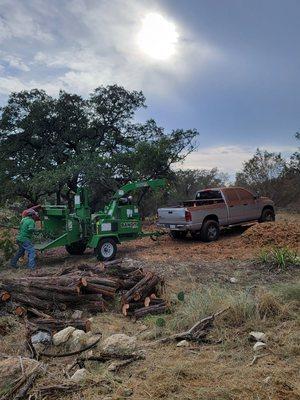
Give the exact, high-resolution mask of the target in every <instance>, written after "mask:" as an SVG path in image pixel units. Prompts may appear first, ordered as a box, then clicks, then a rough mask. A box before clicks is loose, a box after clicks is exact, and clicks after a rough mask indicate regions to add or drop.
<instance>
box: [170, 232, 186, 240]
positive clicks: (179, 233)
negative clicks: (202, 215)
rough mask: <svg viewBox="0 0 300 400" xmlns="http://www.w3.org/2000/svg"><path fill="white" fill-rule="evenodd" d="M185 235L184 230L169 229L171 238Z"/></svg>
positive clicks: (181, 237) (182, 237) (180, 237)
mask: <svg viewBox="0 0 300 400" xmlns="http://www.w3.org/2000/svg"><path fill="white" fill-rule="evenodd" d="M186 235H187V232H186V231H170V236H171V238H172V239H184V238H185V237H186Z"/></svg>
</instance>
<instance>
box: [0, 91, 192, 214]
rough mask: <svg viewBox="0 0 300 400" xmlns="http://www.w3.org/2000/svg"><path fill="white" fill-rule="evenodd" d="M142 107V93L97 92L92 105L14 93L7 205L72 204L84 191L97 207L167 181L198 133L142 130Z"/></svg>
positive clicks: (5, 167)
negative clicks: (144, 184)
mask: <svg viewBox="0 0 300 400" xmlns="http://www.w3.org/2000/svg"><path fill="white" fill-rule="evenodd" d="M143 107H145V97H144V95H143V93H142V92H137V91H128V90H126V89H124V88H123V87H120V86H117V85H111V86H107V87H99V88H96V89H95V90H94V91H93V92H92V93H91V95H90V96H89V98H87V99H84V98H82V97H81V96H78V95H76V94H70V93H66V92H63V91H61V92H60V93H59V96H58V98H53V97H51V96H49V95H47V94H46V92H44V91H43V90H38V89H33V90H31V91H22V92H18V93H12V94H11V95H10V96H9V99H8V102H7V104H6V105H5V106H4V107H2V109H1V114H0V151H1V154H2V158H1V161H0V164H1V165H0V166H1V168H0V171H1V172H0V183H1V185H2V188H3V191H2V197H3V198H14V197H15V196H20V197H23V198H26V199H28V201H29V202H31V203H37V202H38V201H40V199H42V198H43V197H46V198H51V196H55V197H56V199H57V201H58V202H60V201H61V199H63V200H67V201H70V198H71V192H72V191H73V192H74V191H76V189H77V187H78V186H79V185H82V184H87V185H90V186H91V187H93V189H94V192H93V205H94V206H95V207H96V206H98V207H99V206H100V205H102V204H103V203H104V202H105V201H106V199H107V197H109V196H110V195H111V194H112V193H113V192H114V191H115V190H116V188H117V187H119V186H120V185H122V184H124V183H126V182H128V181H130V180H134V179H141V178H143V179H144V178H145V179H149V178H155V177H158V176H159V177H167V176H169V174H170V173H171V172H170V171H171V170H170V167H171V165H172V164H173V163H175V162H178V161H180V160H182V159H184V157H185V156H186V155H187V154H188V153H189V152H190V151H192V150H193V148H194V146H193V143H192V142H193V139H194V138H195V136H196V135H197V134H198V133H197V131H196V130H186V131H184V130H174V131H172V132H171V133H166V132H165V131H164V129H163V128H161V127H158V126H157V125H156V123H155V121H154V120H150V121H147V122H146V123H144V124H138V123H136V122H135V121H134V117H135V113H136V111H137V110H139V109H140V108H143Z"/></svg>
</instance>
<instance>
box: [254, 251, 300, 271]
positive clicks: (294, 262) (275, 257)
mask: <svg viewBox="0 0 300 400" xmlns="http://www.w3.org/2000/svg"><path fill="white" fill-rule="evenodd" d="M258 262H259V263H260V264H262V265H265V266H267V267H269V268H270V269H279V270H285V269H287V268H288V267H298V266H300V257H299V256H298V255H297V252H296V251H294V250H291V249H289V248H288V247H272V248H271V249H263V250H262V251H261V252H260V254H259V256H258Z"/></svg>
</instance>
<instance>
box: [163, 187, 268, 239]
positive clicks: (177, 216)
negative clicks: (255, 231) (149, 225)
mask: <svg viewBox="0 0 300 400" xmlns="http://www.w3.org/2000/svg"><path fill="white" fill-rule="evenodd" d="M274 220H275V211H274V203H273V201H272V200H270V199H269V198H267V197H258V196H256V195H254V194H253V193H251V192H250V191H249V190H246V189H244V188H240V187H230V188H214V189H205V190H200V191H199V192H197V193H196V197H195V200H189V201H184V202H183V203H182V204H181V205H179V206H176V207H167V208H159V209H158V224H157V225H158V226H159V227H161V228H167V229H169V230H170V234H171V236H172V237H173V238H174V239H181V238H184V237H185V236H186V235H187V233H188V232H190V234H191V235H192V237H194V238H197V239H201V240H203V241H205V242H211V241H213V240H217V239H218V237H219V233H220V227H228V226H233V225H243V224H246V223H250V222H255V221H258V222H265V221H274Z"/></svg>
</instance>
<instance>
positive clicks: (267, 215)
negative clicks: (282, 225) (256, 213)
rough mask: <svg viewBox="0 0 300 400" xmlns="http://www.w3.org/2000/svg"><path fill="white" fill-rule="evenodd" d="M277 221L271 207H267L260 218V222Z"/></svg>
mask: <svg viewBox="0 0 300 400" xmlns="http://www.w3.org/2000/svg"><path fill="white" fill-rule="evenodd" d="M273 221H275V213H274V210H272V209H271V208H265V209H264V210H263V211H262V213H261V217H260V219H259V222H273Z"/></svg>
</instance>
